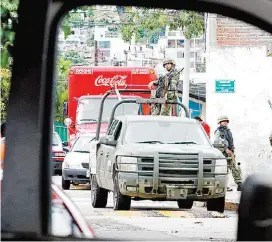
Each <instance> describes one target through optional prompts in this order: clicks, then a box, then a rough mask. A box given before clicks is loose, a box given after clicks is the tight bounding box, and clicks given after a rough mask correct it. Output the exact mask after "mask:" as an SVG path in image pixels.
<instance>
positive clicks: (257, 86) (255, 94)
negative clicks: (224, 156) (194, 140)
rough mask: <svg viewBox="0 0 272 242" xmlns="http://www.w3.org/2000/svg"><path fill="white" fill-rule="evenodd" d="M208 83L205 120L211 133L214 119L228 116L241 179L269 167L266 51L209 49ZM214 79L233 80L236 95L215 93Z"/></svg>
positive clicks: (270, 74)
mask: <svg viewBox="0 0 272 242" xmlns="http://www.w3.org/2000/svg"><path fill="white" fill-rule="evenodd" d="M207 79H208V81H207V86H206V90H207V102H206V105H207V106H206V108H207V110H206V117H207V122H208V124H210V126H211V131H212V133H213V131H214V130H215V129H216V127H217V117H218V116H219V115H222V114H226V115H228V116H229V118H230V124H229V127H230V128H231V130H232V132H233V136H234V142H235V146H236V155H237V160H238V161H240V162H241V163H242V170H243V171H244V175H245V176H246V175H248V174H250V173H252V172H254V171H257V170H258V169H259V168H263V167H265V166H271V165H272V156H271V155H272V153H271V151H270V147H269V141H268V137H269V134H270V132H271V130H272V111H271V109H270V107H269V105H268V100H269V99H272V58H269V57H266V47H219V46H209V48H208V53H207ZM216 79H232V80H235V82H236V92H235V93H233V94H228V93H226V94H219V93H215V80H216ZM211 138H212V139H213V136H212V137H211Z"/></svg>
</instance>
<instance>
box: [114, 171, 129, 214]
mask: <svg viewBox="0 0 272 242" xmlns="http://www.w3.org/2000/svg"><path fill="white" fill-rule="evenodd" d="M113 182H114V188H113V209H114V210H130V205H131V197H128V196H124V195H122V194H121V193H120V191H119V186H118V176H117V174H116V175H115V176H114V181H113Z"/></svg>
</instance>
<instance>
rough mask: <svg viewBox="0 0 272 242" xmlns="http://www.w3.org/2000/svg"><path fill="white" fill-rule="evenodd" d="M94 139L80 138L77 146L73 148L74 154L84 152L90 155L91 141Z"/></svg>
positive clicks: (76, 143)
mask: <svg viewBox="0 0 272 242" xmlns="http://www.w3.org/2000/svg"><path fill="white" fill-rule="evenodd" d="M92 139H93V137H79V138H78V139H77V140H76V142H75V144H74V145H73V147H72V150H71V151H73V152H82V153H89V152H90V141H91V140H92Z"/></svg>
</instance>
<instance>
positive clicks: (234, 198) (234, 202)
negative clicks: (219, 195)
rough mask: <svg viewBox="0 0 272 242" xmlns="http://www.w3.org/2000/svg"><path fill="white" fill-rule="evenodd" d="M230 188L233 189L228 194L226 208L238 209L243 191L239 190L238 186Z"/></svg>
mask: <svg viewBox="0 0 272 242" xmlns="http://www.w3.org/2000/svg"><path fill="white" fill-rule="evenodd" d="M230 188H231V189H232V190H233V191H232V192H227V194H226V200H225V210H231V211H237V210H238V206H239V202H240V196H241V192H238V191H237V186H231V187H230Z"/></svg>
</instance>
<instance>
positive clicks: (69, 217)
mask: <svg viewBox="0 0 272 242" xmlns="http://www.w3.org/2000/svg"><path fill="white" fill-rule="evenodd" d="M51 189H52V208H51V211H52V213H51V219H52V227H51V231H52V232H51V233H52V235H53V236H57V237H67V236H74V237H77V238H89V239H93V238H95V233H94V231H93V230H92V229H91V227H90V226H89V224H88V222H87V221H86V220H85V219H84V218H83V216H82V214H81V213H80V211H79V210H78V208H77V207H76V206H75V205H74V203H73V202H72V201H71V200H70V198H69V197H68V196H67V195H66V194H64V192H63V191H61V189H59V188H58V186H57V185H55V184H51Z"/></svg>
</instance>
